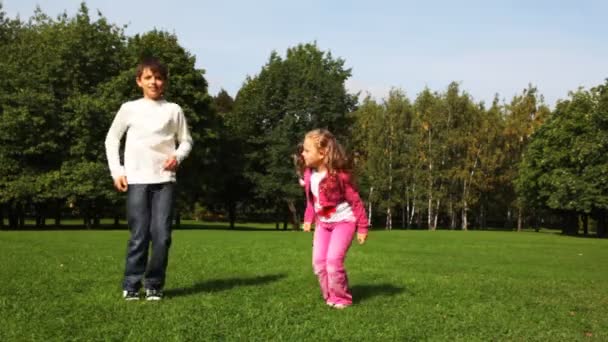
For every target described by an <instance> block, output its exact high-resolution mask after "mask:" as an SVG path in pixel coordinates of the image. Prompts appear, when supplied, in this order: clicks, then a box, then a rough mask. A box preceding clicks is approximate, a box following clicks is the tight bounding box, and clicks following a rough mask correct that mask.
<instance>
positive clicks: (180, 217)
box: [175, 209, 182, 228]
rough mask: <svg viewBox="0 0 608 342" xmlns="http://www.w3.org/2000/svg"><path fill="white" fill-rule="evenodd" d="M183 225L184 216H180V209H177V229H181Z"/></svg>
mask: <svg viewBox="0 0 608 342" xmlns="http://www.w3.org/2000/svg"><path fill="white" fill-rule="evenodd" d="M181 225H182V215H180V212H179V209H175V228H179V227H180V226H181Z"/></svg>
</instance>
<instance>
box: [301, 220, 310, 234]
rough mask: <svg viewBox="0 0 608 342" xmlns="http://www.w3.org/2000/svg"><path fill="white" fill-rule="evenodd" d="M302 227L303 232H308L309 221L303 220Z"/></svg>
mask: <svg viewBox="0 0 608 342" xmlns="http://www.w3.org/2000/svg"><path fill="white" fill-rule="evenodd" d="M302 229H303V230H304V231H305V232H310V222H304V224H303V225H302Z"/></svg>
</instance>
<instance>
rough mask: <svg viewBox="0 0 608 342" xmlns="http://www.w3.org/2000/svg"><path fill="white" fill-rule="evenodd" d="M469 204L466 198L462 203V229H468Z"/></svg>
mask: <svg viewBox="0 0 608 342" xmlns="http://www.w3.org/2000/svg"><path fill="white" fill-rule="evenodd" d="M468 214H469V204H468V203H467V201H466V200H464V202H463V203H462V230H469V220H468V216H469V215H468Z"/></svg>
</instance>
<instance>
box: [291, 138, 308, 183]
mask: <svg viewBox="0 0 608 342" xmlns="http://www.w3.org/2000/svg"><path fill="white" fill-rule="evenodd" d="M302 151H304V144H303V143H299V144H298V146H296V151H295V152H294V154H293V155H292V156H291V157H292V159H293V165H294V166H295V167H296V173H297V174H298V177H300V178H302V177H304V170H306V163H305V162H304V157H302Z"/></svg>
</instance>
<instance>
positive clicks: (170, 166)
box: [163, 157, 179, 172]
mask: <svg viewBox="0 0 608 342" xmlns="http://www.w3.org/2000/svg"><path fill="white" fill-rule="evenodd" d="M178 164H179V163H178V162H177V158H175V157H171V158H169V159H167V160H165V162H164V163H163V169H165V170H167V171H174V172H175V171H176V170H177V165H178Z"/></svg>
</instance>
